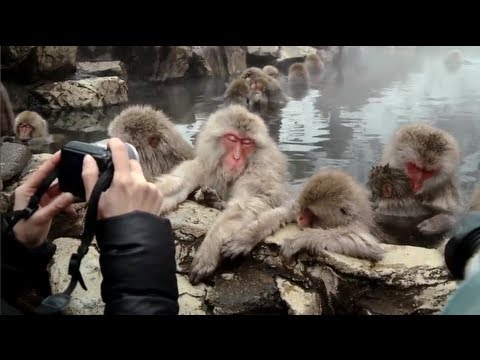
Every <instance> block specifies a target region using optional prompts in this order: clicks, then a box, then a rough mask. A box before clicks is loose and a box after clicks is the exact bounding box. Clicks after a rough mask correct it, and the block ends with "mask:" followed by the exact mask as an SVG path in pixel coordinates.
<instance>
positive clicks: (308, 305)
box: [276, 278, 322, 315]
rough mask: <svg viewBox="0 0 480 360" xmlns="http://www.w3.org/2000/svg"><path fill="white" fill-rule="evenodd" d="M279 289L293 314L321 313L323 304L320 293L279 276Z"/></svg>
mask: <svg viewBox="0 0 480 360" xmlns="http://www.w3.org/2000/svg"><path fill="white" fill-rule="evenodd" d="M276 282H277V286H278V290H279V291H280V296H281V298H282V300H283V301H285V302H286V303H287V305H288V308H289V310H288V312H289V314H292V315H321V313H322V306H321V303H320V299H319V296H318V294H315V293H310V292H307V291H305V290H304V289H302V288H301V287H300V286H296V285H294V284H292V283H291V282H290V281H288V280H285V279H282V278H277V279H276Z"/></svg>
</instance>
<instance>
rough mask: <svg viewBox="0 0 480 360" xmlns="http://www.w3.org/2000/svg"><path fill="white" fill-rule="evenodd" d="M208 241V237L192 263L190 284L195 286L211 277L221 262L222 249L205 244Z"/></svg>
mask: <svg viewBox="0 0 480 360" xmlns="http://www.w3.org/2000/svg"><path fill="white" fill-rule="evenodd" d="M206 241H208V237H207V238H205V240H204V241H203V243H202V245H200V247H199V248H198V250H197V252H196V253H195V256H194V258H193V261H192V265H191V270H190V282H191V283H192V284H193V285H196V284H198V283H199V282H200V281H201V280H202V279H204V278H206V277H208V276H210V275H211V274H212V273H213V272H214V271H215V269H216V268H217V266H218V264H219V262H220V249H217V248H216V247H215V246H212V244H207V243H205V242H206Z"/></svg>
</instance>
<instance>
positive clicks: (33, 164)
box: [2, 154, 52, 191]
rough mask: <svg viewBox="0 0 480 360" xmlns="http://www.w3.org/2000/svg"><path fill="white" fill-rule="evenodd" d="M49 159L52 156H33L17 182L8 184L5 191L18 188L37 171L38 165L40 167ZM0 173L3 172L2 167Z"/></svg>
mask: <svg viewBox="0 0 480 360" xmlns="http://www.w3.org/2000/svg"><path fill="white" fill-rule="evenodd" d="M51 157H52V154H33V155H32V157H31V158H30V161H29V162H28V164H27V166H25V167H24V168H23V169H22V171H21V173H20V175H19V177H18V180H17V181H15V182H12V183H11V184H9V185H8V187H7V188H6V189H5V191H14V190H15V189H16V188H17V187H19V186H20V185H22V184H23V183H24V182H25V180H26V179H27V178H28V176H29V175H30V174H31V173H33V172H34V171H35V170H37V169H38V168H39V167H40V165H42V164H43V163H44V162H45V161H47V160H48V159H50V158H51ZM2 171H3V167H2Z"/></svg>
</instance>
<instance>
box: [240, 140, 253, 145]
mask: <svg viewBox="0 0 480 360" xmlns="http://www.w3.org/2000/svg"><path fill="white" fill-rule="evenodd" d="M254 143H255V141H253V140H252V139H242V145H253V144H254Z"/></svg>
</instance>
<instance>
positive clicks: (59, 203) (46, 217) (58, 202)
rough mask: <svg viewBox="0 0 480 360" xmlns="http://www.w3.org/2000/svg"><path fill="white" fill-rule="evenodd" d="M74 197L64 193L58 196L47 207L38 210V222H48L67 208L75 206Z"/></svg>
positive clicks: (35, 215)
mask: <svg viewBox="0 0 480 360" xmlns="http://www.w3.org/2000/svg"><path fill="white" fill-rule="evenodd" d="M73 200H74V197H73V195H72V194H70V193H63V194H61V195H59V196H57V197H56V198H55V199H54V200H53V201H51V202H50V204H48V205H47V206H44V207H42V208H41V209H38V211H37V212H36V213H35V214H34V217H35V218H36V220H37V221H38V222H40V223H44V222H48V221H50V220H52V218H53V217H54V216H55V215H57V214H58V213H60V212H61V211H63V210H64V209H65V208H66V207H67V206H69V205H71V204H73Z"/></svg>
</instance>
